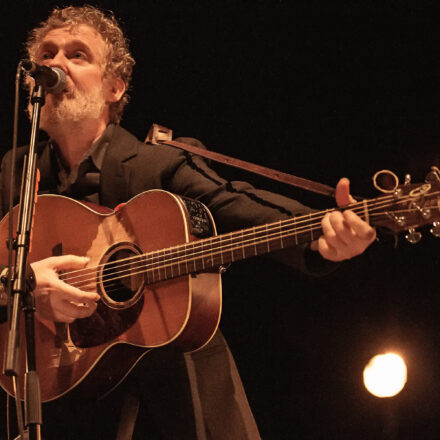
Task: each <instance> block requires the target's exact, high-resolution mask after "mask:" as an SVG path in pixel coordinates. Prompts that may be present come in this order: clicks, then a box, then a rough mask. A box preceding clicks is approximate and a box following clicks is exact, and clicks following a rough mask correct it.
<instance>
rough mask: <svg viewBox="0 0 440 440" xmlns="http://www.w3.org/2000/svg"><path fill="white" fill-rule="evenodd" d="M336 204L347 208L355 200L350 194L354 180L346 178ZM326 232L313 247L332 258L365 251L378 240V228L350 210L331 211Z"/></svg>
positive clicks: (324, 221) (324, 223) (338, 188)
mask: <svg viewBox="0 0 440 440" xmlns="http://www.w3.org/2000/svg"><path fill="white" fill-rule="evenodd" d="M335 198H336V203H337V204H338V206H339V207H341V208H342V207H344V206H346V205H348V204H350V203H354V202H355V200H354V199H353V197H351V195H350V181H349V180H348V179H346V178H342V179H341V180H340V181H339V182H338V184H337V186H336V192H335ZM321 226H322V231H323V235H322V236H321V237H320V238H319V240H317V241H314V242H312V244H311V248H312V250H316V251H319V253H320V254H321V255H322V256H323V257H324V258H326V259H327V260H330V261H342V260H347V259H349V258H352V257H355V256H356V255H359V254H362V252H364V251H365V249H366V248H367V247H368V246H369V245H370V244H371V243H372V242H373V241H374V240H375V238H376V231H375V229H374V228H372V227H371V226H370V225H369V224H368V223H367V222H365V221H364V220H362V219H361V218H360V217H359V216H358V215H357V214H355V213H354V212H353V211H351V210H350V209H347V210H345V211H343V212H340V211H333V212H329V213H327V214H326V215H325V216H324V218H323V219H322V222H321Z"/></svg>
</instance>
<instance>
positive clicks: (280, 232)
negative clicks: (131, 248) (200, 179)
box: [143, 211, 327, 283]
mask: <svg viewBox="0 0 440 440" xmlns="http://www.w3.org/2000/svg"><path fill="white" fill-rule="evenodd" d="M325 212H327V211H324V212H318V213H310V214H308V215H306V216H301V217H297V218H290V219H287V220H280V221H277V222H274V223H269V224H266V225H263V226H255V227H252V228H248V229H243V230H241V231H237V232H231V233H229V234H222V235H217V236H215V237H211V238H207V239H203V240H197V241H193V242H190V243H186V244H184V245H179V246H176V247H172V248H168V249H163V250H160V251H156V252H153V253H151V254H147V255H144V256H143V257H144V258H145V260H144V262H143V264H144V265H145V266H146V267H147V270H146V271H145V276H146V281H147V282H148V283H156V282H158V281H163V280H166V279H170V278H175V277H177V276H181V275H186V274H190V273H195V272H201V271H206V270H209V269H212V268H216V267H219V266H225V265H228V264H230V263H232V262H234V261H238V260H244V259H246V258H250V257H255V256H258V255H263V254H267V253H270V252H274V251H277V250H280V249H285V248H289V247H293V246H296V245H299V244H301V243H307V242H311V241H313V240H316V239H317V238H318V237H319V236H320V235H322V230H321V219H322V217H323V216H324V214H325Z"/></svg>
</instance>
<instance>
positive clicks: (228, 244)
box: [72, 198, 416, 284]
mask: <svg viewBox="0 0 440 440" xmlns="http://www.w3.org/2000/svg"><path fill="white" fill-rule="evenodd" d="M383 202H384V200H383V198H382V200H381V201H380V202H379V203H376V209H377V208H378V207H379V205H380V204H382V205H383ZM362 203H363V204H365V202H362ZM370 205H371V203H370ZM411 211H416V209H412V210H407V212H411ZM399 212H404V211H399ZM319 214H320V215H322V214H321V213H319ZM324 215H325V214H324ZM371 215H372V216H376V217H377V216H378V215H384V214H383V213H378V214H374V213H372V214H371ZM277 225H278V226H276V228H274V227H272V230H274V229H280V227H281V226H279V223H277ZM295 225H296V223H295ZM313 226H315V225H313ZM255 229H257V228H255ZM258 229H260V232H266V231H268V230H270V228H268V227H267V226H266V225H265V226H262V227H258ZM262 229H264V231H262ZM298 229H300V228H298ZM298 229H297V230H293V231H294V234H293V235H295V234H296V233H298ZM317 229H320V227H319V228H315V227H314V228H310V229H309V231H312V230H314V231H315V230H317ZM288 232H290V231H288ZM241 235H243V234H241ZM254 235H255V234H254ZM283 236H284V237H289V236H292V234H291V233H290V234H289V233H287V234H286V230H285V228H284V229H283V230H281V231H280V232H277V233H275V234H272V236H271V235H269V234H266V236H263V237H261V239H260V238H258V239H257V240H258V241H255V240H254V241H253V242H251V244H252V245H254V246H259V245H261V244H264V243H268V242H270V241H274V240H278V239H282V238H283ZM235 237H236V238H241V237H239V236H238V234H237V233H235ZM233 239H234V237H233V236H232V234H231V235H230V237H229V238H224V239H222V240H220V241H218V242H217V243H216V244H219V245H220V247H217V248H216V249H212V250H213V251H214V252H215V253H213V252H211V254H212V255H211V259H212V260H213V258H214V256H217V255H218V254H219V251H220V252H221V250H222V249H225V250H226V251H227V252H232V253H233V252H234V250H237V249H240V247H242V246H239V247H237V246H236V245H237V243H234V242H233ZM225 242H226V243H225ZM200 244H201V246H200ZM210 244H211V246H212V242H211V243H210ZM240 244H241V242H240ZM247 244H249V241H248V242H247ZM234 245H235V247H231V246H234ZM208 246H209V244H208V243H207V242H206V241H205V242H204V243H200V241H198V242H192V243H189V244H187V245H186V247H185V254H184V255H183V256H184V257H185V258H186V260H183V261H181V264H186V265H188V262H190V263H189V264H191V262H193V263H195V258H196V257H197V253H195V252H194V250H196V247H198V248H200V249H201V250H202V251H203V248H204V247H208ZM209 250H210V251H211V249H209ZM167 251H168V252H169V255H166V252H167ZM187 251H189V253H188V252H187ZM268 251H270V247H269V248H268ZM191 252H192V253H191ZM155 253H156V254H157V252H155ZM160 253H162V255H156V256H159V257H165V256H166V257H168V256H170V255H171V251H170V250H166V249H165V250H162V251H161V252H160ZM146 255H147V254H145V255H143V256H136V257H135V258H137V259H143V257H144V256H146ZM177 257H178V256H177ZM188 257H190V259H188ZM131 258H133V257H131ZM174 259H176V258H174ZM172 260H173V259H171V260H170V259H168V260H162V261H160V263H161V264H162V266H156V267H153V268H152V269H147V271H148V270H150V271H151V270H160V269H163V268H164V267H165V268H166V267H169V266H167V265H164V263H168V262H172ZM119 261H121V260H119ZM202 261H203V260H202ZM218 264H220V262H218ZM149 265H150V266H151V258H150V261H147V264H144V266H138V267H137V268H139V267H146V268H147V267H148V266H149ZM122 266H123V265H119V266H118V267H122ZM137 268H136V269H137ZM196 269H197V268H196V267H195V270H196ZM142 272H145V271H142ZM121 273H124V271H120V272H119V274H121ZM138 273H141V272H136V273H133V272H132V270H130V273H129V274H128V275H127V276H131V275H135V274H138ZM112 275H115V273H113V274H112ZM153 275H154V273H153ZM72 278H73V277H72ZM114 279H118V277H116V278H112V279H110V280H114ZM80 281H81V282H86V281H88V280H80ZM106 281H109V280H108V279H107V280H106ZM76 284H77V283H76Z"/></svg>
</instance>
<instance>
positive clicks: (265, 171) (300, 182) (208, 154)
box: [145, 124, 335, 197]
mask: <svg viewBox="0 0 440 440" xmlns="http://www.w3.org/2000/svg"><path fill="white" fill-rule="evenodd" d="M172 139H173V131H172V130H170V129H169V128H166V127H163V126H161V125H158V124H153V125H152V126H151V128H150V130H149V131H148V134H147V137H146V139H145V142H149V143H151V144H153V145H158V144H166V145H170V146H172V147H176V148H180V149H181V150H185V151H188V152H190V153H194V154H197V155H198V156H201V157H205V158H207V159H211V160H213V161H215V162H220V163H222V164H225V165H229V166H232V167H235V168H240V169H242V170H246V171H250V172H251V173H254V174H259V175H260V176H264V177H267V178H269V179H272V180H277V181H278V182H282V183H287V184H288V185H292V186H295V187H297V188H302V189H305V190H307V191H311V192H315V193H318V194H322V195H325V196H330V197H333V196H334V194H335V189H334V188H332V187H331V186H327V185H324V184H322V183H318V182H314V181H313V180H308V179H304V178H302V177H297V176H293V175H292V174H287V173H283V172H281V171H277V170H273V169H271V168H267V167H264V166H261V165H256V164H254V163H251V162H246V161H244V160H240V159H235V158H233V157H230V156H226V155H224V154H220V153H215V152H214V151H210V150H205V149H202V148H198V147H195V146H193V145H188V144H185V143H183V142H177V141H173V140H172Z"/></svg>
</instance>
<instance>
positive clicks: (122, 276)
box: [81, 210, 414, 293]
mask: <svg viewBox="0 0 440 440" xmlns="http://www.w3.org/2000/svg"><path fill="white" fill-rule="evenodd" d="M408 211H411V210H408ZM412 211H414V210H412ZM318 229H320V227H316V228H313V230H318ZM292 235H294V233H293V234H292V233H291V234H287V236H292ZM275 239H277V238H275ZM272 240H273V239H272ZM265 242H267V240H261V241H260V242H258V244H264V243H265ZM236 249H240V247H235V248H229V249H228V252H233V250H236ZM216 254H217V255H218V254H219V252H217V253H216ZM191 261H192V262H194V261H195V259H194V258H192V259H187V260H185V261H183V262H182V263H181V264H187V265H188V262H191ZM189 264H190V263H189ZM218 264H221V262H218ZM214 266H215V265H214ZM144 267H148V265H146V266H138V267H136V268H135V269H141V270H139V271H137V272H132V271H121V272H120V273H124V272H128V273H126V274H125V275H118V276H116V277H114V278H107V279H106V280H105V281H106V282H109V281H115V280H119V279H121V278H127V277H131V276H134V275H139V274H143V273H146V272H148V271H151V270H157V271H160V270H162V269H164V268H165V269H166V267H170V265H162V266H158V267H155V268H153V269H151V268H150V269H144ZM190 272H191V271H189V270H188V271H187V273H190ZM187 273H183V274H181V275H186V274H187ZM181 275H180V274H179V275H177V276H181ZM174 277H175V276H173V275H172V276H171V277H165V278H163V277H159V278H160V279H159V280H157V281H165V280H167V279H169V278H174ZM154 282H156V281H155V280H153V283H154ZM90 285H91V286H94V285H95V284H94V283H93V284H86V285H84V286H81V287H82V288H86V287H88V286H90ZM113 290H117V288H116V289H106V292H107V293H108V292H111V291H113Z"/></svg>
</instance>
